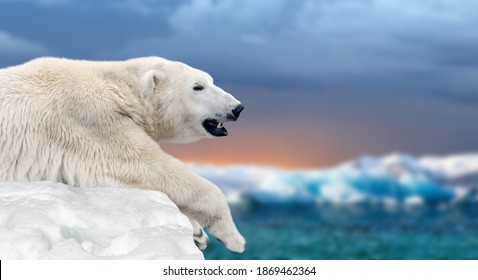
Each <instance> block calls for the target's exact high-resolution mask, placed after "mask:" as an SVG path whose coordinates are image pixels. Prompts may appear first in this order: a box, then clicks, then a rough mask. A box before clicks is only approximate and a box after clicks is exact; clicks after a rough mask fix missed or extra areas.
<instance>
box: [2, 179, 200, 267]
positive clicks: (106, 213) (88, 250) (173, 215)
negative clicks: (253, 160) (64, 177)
mask: <svg viewBox="0 0 478 280" xmlns="http://www.w3.org/2000/svg"><path fill="white" fill-rule="evenodd" d="M203 258H204V257H203V255H202V253H201V252H200V251H199V250H198V249H197V248H196V246H195V245H194V241H193V238H192V228H191V224H190V222H189V220H188V219H187V218H186V217H185V216H184V215H183V214H181V213H180V212H179V210H178V208H177V207H176V205H174V204H173V203H172V202H171V201H170V200H169V199H168V198H167V196H166V195H164V194H162V193H160V192H156V191H146V190H137V189H124V188H73V187H69V186H66V185H63V184H59V183H52V182H33V183H0V259H203Z"/></svg>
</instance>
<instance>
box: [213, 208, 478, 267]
mask: <svg viewBox="0 0 478 280" xmlns="http://www.w3.org/2000/svg"><path fill="white" fill-rule="evenodd" d="M233 215H234V217H235V220H236V222H237V224H238V227H239V229H240V231H241V232H242V233H243V235H244V237H245V238H246V240H247V248H246V252H245V253H243V254H236V253H232V252H229V251H227V250H226V249H225V248H224V246H223V245H222V244H220V243H219V242H218V241H216V240H214V238H211V239H212V240H211V242H210V245H209V247H208V248H207V249H206V250H205V251H204V256H205V258H206V259H334V260H337V259H338V260H341V259H372V260H373V259H478V205H476V204H471V205H461V206H456V205H455V206H440V207H439V206H420V207H415V208H407V209H395V210H393V211H389V210H387V209H384V208H382V207H374V206H370V205H359V206H340V207H339V206H299V205H296V206H284V205H268V206H247V207H246V206H243V207H236V208H233Z"/></svg>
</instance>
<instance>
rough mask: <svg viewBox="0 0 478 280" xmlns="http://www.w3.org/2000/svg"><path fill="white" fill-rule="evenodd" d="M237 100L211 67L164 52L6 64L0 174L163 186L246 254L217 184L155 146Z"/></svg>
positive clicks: (197, 135)
mask: <svg viewBox="0 0 478 280" xmlns="http://www.w3.org/2000/svg"><path fill="white" fill-rule="evenodd" d="M195 84H201V85H202V86H203V87H204V90H201V91H195V90H193V87H194V85H195ZM238 104H239V101H237V100H236V99H235V98H234V97H232V96H231V95H230V94H228V93H226V92H224V91H223V90H222V89H220V88H219V87H217V86H215V85H214V84H213V81H212V78H211V77H210V76H209V75H208V74H206V73H204V72H202V71H199V70H197V69H194V68H191V67H189V66H187V65H185V64H182V63H179V62H172V61H168V60H165V59H162V58H158V57H147V58H138V59H132V60H127V61H119V62H91V61H75V60H67V59H57V58H39V59H36V60H33V61H30V62H28V63H25V64H23V65H19V66H15V67H10V68H5V69H0V180H3V181H38V180H47V181H57V182H63V183H65V184H68V185H73V186H79V187H96V186H104V187H108V186H116V187H118V186H122V187H133V188H144V189H153V190H158V191H161V192H163V193H165V194H166V195H168V196H169V198H170V199H171V200H172V201H173V202H174V203H176V205H177V206H178V207H179V209H180V210H181V211H182V212H183V213H184V214H185V215H187V216H188V217H189V218H190V219H191V221H193V224H195V223H194V222H195V221H197V222H198V223H199V224H200V225H201V226H204V227H208V228H209V230H210V233H211V234H212V235H214V236H215V237H217V238H218V239H220V240H221V241H222V242H224V244H225V245H226V247H227V248H229V249H230V250H233V251H237V252H242V251H243V250H244V245H245V241H244V238H243V237H242V236H241V235H240V234H239V232H238V231H237V229H236V226H235V225H234V222H233V220H232V217H231V213H230V209H229V207H228V205H227V202H226V199H225V197H224V195H223V193H222V192H221V191H220V189H219V188H218V187H217V186H215V185H214V184H212V183H211V182H209V181H207V180H205V179H203V178H201V177H200V176H198V175H196V174H194V173H193V172H191V171H190V169H189V168H188V167H187V166H186V165H185V164H183V163H182V162H180V161H179V160H177V159H175V158H173V157H172V156H170V155H168V154H166V153H165V152H163V151H162V150H161V148H160V146H159V143H161V142H181V143H187V142H193V141H196V140H198V139H201V138H204V137H212V136H211V135H210V134H209V133H208V132H207V131H206V130H205V129H204V128H203V127H202V124H201V122H202V120H204V119H206V118H208V117H211V116H214V117H215V118H219V119H221V118H224V120H225V118H226V115H227V113H228V112H230V111H231V110H232V109H233V108H235V107H236V106H237V105H238ZM197 227H198V226H197V225H195V228H196V231H197ZM202 246H203V245H202Z"/></svg>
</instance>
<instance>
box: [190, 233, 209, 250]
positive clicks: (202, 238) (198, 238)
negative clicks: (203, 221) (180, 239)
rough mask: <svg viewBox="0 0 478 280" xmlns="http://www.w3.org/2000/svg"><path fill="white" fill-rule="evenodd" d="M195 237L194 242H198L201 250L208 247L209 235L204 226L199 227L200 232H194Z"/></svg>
mask: <svg viewBox="0 0 478 280" xmlns="http://www.w3.org/2000/svg"><path fill="white" fill-rule="evenodd" d="M193 238H194V244H196V246H197V247H198V248H199V250H204V249H206V247H207V245H208V244H209V237H208V236H207V234H206V233H205V232H204V230H203V229H202V228H199V232H198V233H194V235H193Z"/></svg>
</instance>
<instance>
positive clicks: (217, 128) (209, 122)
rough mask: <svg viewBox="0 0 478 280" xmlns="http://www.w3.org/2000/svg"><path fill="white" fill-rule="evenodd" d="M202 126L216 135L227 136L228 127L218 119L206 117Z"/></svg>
mask: <svg viewBox="0 0 478 280" xmlns="http://www.w3.org/2000/svg"><path fill="white" fill-rule="evenodd" d="M202 126H203V127H204V129H206V131H207V132H209V133H211V134H212V135H214V136H216V137H220V136H227V129H226V128H225V127H224V124H223V123H222V122H219V121H218V120H216V119H205V120H204V121H203V122H202Z"/></svg>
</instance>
